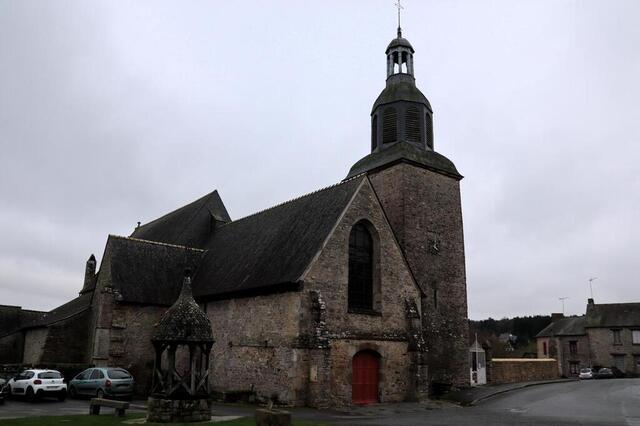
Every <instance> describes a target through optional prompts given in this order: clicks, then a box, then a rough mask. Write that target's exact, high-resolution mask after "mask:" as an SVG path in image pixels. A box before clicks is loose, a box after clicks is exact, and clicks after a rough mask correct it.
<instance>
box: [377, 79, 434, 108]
mask: <svg viewBox="0 0 640 426" xmlns="http://www.w3.org/2000/svg"><path fill="white" fill-rule="evenodd" d="M397 101H408V102H418V103H421V104H424V105H425V106H426V107H427V108H428V109H429V111H431V112H433V109H432V108H431V103H429V100H428V99H427V97H426V96H425V95H423V94H422V92H421V91H420V89H418V87H417V86H416V83H415V81H414V79H413V77H412V76H409V75H407V74H393V75H391V76H389V78H388V79H387V85H386V87H385V88H384V89H383V90H382V92H380V95H378V97H377V98H376V101H375V102H374V103H373V107H371V114H373V113H374V112H375V110H376V108H378V107H379V106H380V105H385V104H389V103H392V102H397Z"/></svg>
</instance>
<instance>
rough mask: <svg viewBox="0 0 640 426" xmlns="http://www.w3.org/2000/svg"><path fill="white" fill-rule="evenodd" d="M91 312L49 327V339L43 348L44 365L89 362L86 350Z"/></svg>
mask: <svg viewBox="0 0 640 426" xmlns="http://www.w3.org/2000/svg"><path fill="white" fill-rule="evenodd" d="M90 318H91V312H90V310H87V311H84V312H82V313H80V314H78V315H75V316H73V317H71V318H68V319H66V320H64V321H59V322H57V323H54V324H51V325H49V326H48V333H47V339H46V342H45V344H44V347H43V348H42V356H41V360H40V361H41V362H43V363H58V362H65V363H85V362H87V361H88V360H89V357H88V356H87V352H86V348H87V345H88V340H89V327H88V324H89V321H90Z"/></svg>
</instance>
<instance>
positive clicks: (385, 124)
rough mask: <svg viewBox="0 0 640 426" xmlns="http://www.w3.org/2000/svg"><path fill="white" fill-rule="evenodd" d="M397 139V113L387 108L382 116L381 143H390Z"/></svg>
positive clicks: (393, 109) (391, 108)
mask: <svg viewBox="0 0 640 426" xmlns="http://www.w3.org/2000/svg"><path fill="white" fill-rule="evenodd" d="M397 137H398V113H397V112H396V109H395V108H394V107H387V108H386V109H385V110H384V113H383V114H382V143H392V142H395V141H396V138H397Z"/></svg>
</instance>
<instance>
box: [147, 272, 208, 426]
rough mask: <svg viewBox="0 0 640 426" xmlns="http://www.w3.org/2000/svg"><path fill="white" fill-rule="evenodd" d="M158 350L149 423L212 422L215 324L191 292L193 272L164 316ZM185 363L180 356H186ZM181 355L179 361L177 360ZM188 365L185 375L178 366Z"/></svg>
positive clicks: (158, 328) (157, 337)
mask: <svg viewBox="0 0 640 426" xmlns="http://www.w3.org/2000/svg"><path fill="white" fill-rule="evenodd" d="M151 342H152V343H153V346H154V349H155V355H156V357H155V365H154V374H153V387H152V392H151V397H150V398H149V404H148V411H149V421H155V422H189V421H203V420H209V419H210V417H211V406H210V401H209V355H210V353H211V347H212V346H213V343H214V340H213V333H212V331H211V322H210V321H209V318H208V317H207V315H206V314H205V313H204V312H203V311H202V310H201V309H200V307H199V306H198V304H197V303H196V301H195V299H194V298H193V293H192V291H191V272H190V270H189V269H187V270H186V271H185V276H184V282H183V284H182V291H181V292H180V296H179V297H178V300H177V301H176V302H175V303H174V304H173V305H172V306H171V307H170V308H169V309H168V310H167V311H166V312H165V313H164V314H163V315H162V317H161V318H160V321H159V322H158V323H157V324H156V325H155V331H154V334H153V337H152V338H151ZM185 348H186V349H187V350H188V358H187V357H186V356H185V357H184V358H186V359H183V358H182V357H180V355H186V351H183V352H182V353H179V352H180V349H185ZM177 354H178V357H177V356H176V355H177ZM184 361H186V366H185V367H186V368H184V369H183V371H182V373H180V372H179V371H178V368H177V364H178V363H184Z"/></svg>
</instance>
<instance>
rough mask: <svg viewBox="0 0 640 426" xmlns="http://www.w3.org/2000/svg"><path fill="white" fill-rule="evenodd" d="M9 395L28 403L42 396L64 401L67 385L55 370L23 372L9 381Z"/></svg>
mask: <svg viewBox="0 0 640 426" xmlns="http://www.w3.org/2000/svg"><path fill="white" fill-rule="evenodd" d="M7 385H8V386H9V394H10V395H12V396H24V397H26V398H27V399H28V400H29V401H33V400H34V399H36V398H41V397H44V396H52V397H55V398H58V400H59V401H64V400H65V398H66V397H67V385H66V383H64V379H63V378H62V374H60V372H59V371H56V370H35V369H34V370H24V371H23V372H22V373H20V374H19V375H17V376H16V377H14V378H13V379H11V380H9V383H7Z"/></svg>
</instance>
